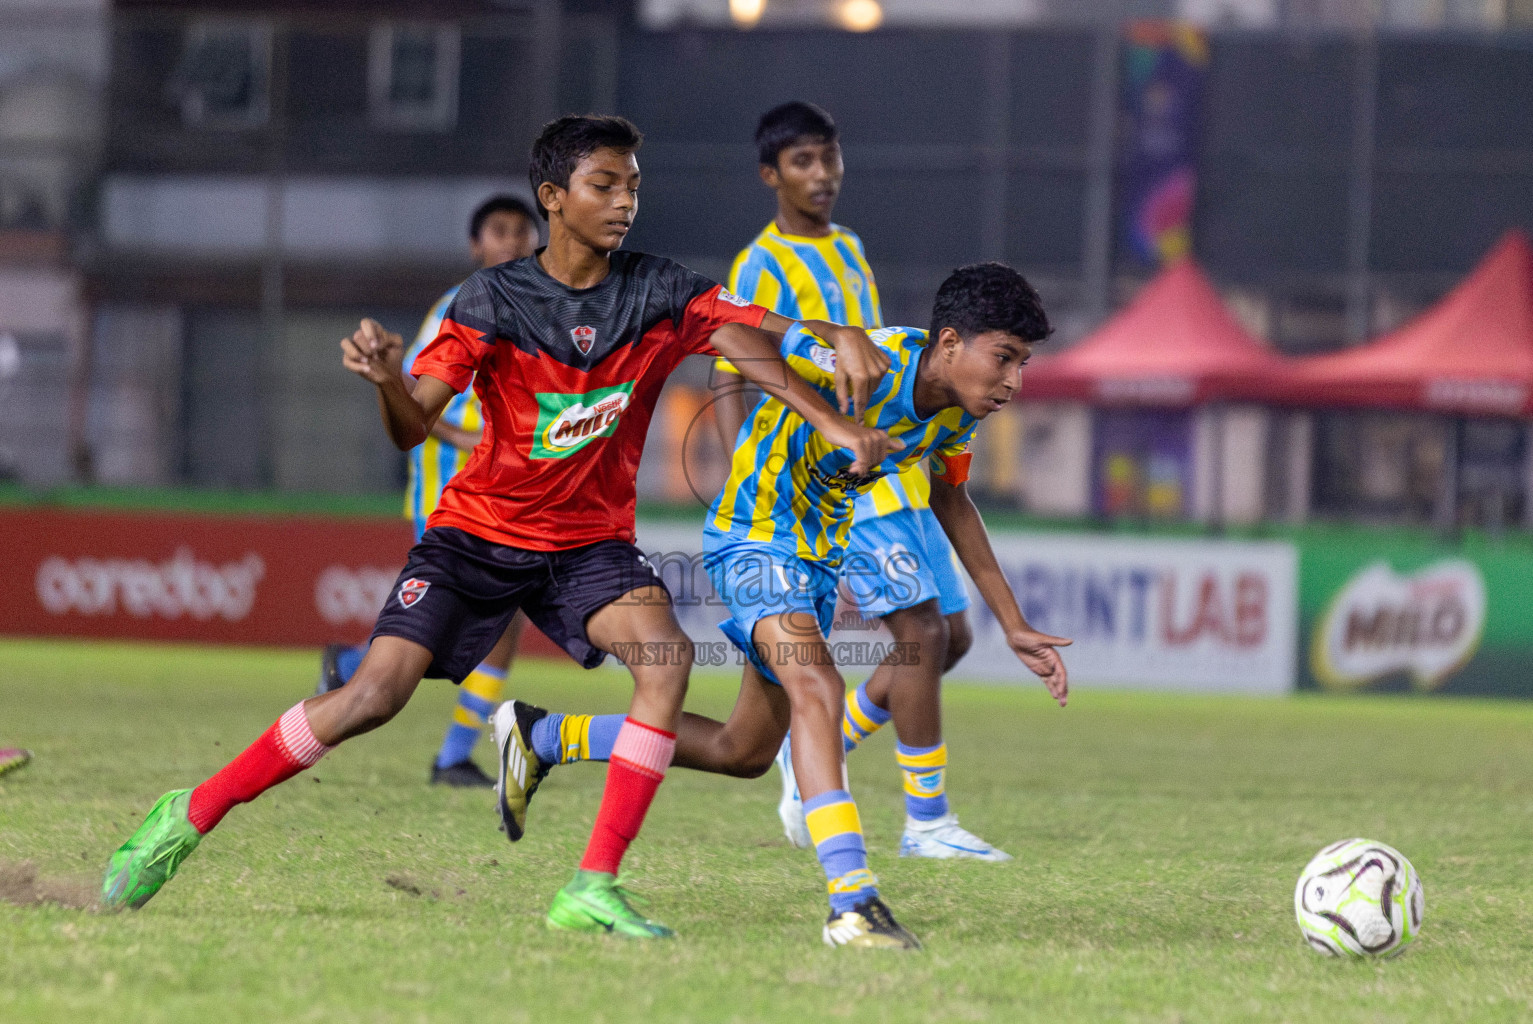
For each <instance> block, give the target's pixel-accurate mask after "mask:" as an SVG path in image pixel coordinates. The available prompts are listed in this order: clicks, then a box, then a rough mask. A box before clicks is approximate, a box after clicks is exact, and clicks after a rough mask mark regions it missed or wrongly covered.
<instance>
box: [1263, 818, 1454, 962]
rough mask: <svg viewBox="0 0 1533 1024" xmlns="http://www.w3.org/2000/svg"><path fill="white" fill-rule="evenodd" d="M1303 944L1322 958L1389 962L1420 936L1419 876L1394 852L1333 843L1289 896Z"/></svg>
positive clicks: (1361, 842)
mask: <svg viewBox="0 0 1533 1024" xmlns="http://www.w3.org/2000/svg"><path fill="white" fill-rule="evenodd" d="M1293 909H1294V913H1295V914H1297V915H1298V918H1299V931H1301V932H1303V933H1304V941H1305V942H1307V943H1309V945H1310V948H1311V949H1313V950H1315V951H1316V952H1317V953H1324V954H1325V955H1326V956H1394V955H1396V954H1397V953H1400V952H1401V951H1402V950H1404V949H1405V947H1406V946H1408V945H1410V943H1411V941H1412V940H1413V939H1415V938H1416V935H1417V933H1419V932H1420V931H1421V917H1422V914H1423V913H1424V912H1425V910H1426V898H1425V896H1424V895H1423V894H1422V891H1421V876H1420V875H1418V874H1416V869H1415V868H1414V867H1412V866H1411V862H1410V861H1408V860H1406V859H1405V857H1404V855H1403V854H1401V853H1400V851H1399V850H1396V849H1394V848H1393V847H1390V846H1385V845H1384V844H1383V843H1375V842H1373V841H1371V840H1368V839H1343V840H1342V841H1341V842H1339V843H1332V844H1331V845H1330V846H1327V847H1326V848H1325V849H1323V850H1321V851H1320V852H1319V853H1317V854H1315V859H1314V860H1312V861H1310V862H1309V865H1308V866H1307V867H1305V869H1304V873H1303V874H1301V875H1300V876H1299V885H1298V888H1296V889H1295V890H1294V894H1293Z"/></svg>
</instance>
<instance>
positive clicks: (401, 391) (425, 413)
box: [341, 318, 456, 452]
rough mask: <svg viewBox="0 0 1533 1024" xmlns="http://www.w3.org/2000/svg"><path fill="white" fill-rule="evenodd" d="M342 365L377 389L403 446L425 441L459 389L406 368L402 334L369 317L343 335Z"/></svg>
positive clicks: (386, 419) (393, 435) (389, 426)
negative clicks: (417, 375)
mask: <svg viewBox="0 0 1533 1024" xmlns="http://www.w3.org/2000/svg"><path fill="white" fill-rule="evenodd" d="M341 364H342V365H343V366H345V367H346V369H348V370H350V371H351V372H352V373H355V374H356V375H357V376H359V377H361V378H362V379H363V380H366V381H368V382H369V383H371V384H373V385H374V386H376V387H377V389H378V411H379V412H380V413H381V414H382V416H383V426H384V428H385V429H386V430H387V431H388V432H389V439H390V440H391V441H393V442H394V446H395V447H397V448H398V449H399V450H400V451H405V452H407V451H409V450H410V449H411V448H414V447H415V446H416V445H418V444H420V443H421V442H422V441H424V440H426V437H427V435H428V434H429V433H430V432H431V428H432V427H433V426H435V425H436V421H437V418H438V417H439V416H441V415H442V410H443V409H445V408H447V403H448V402H450V401H451V400H452V397H453V395H454V394H456V392H454V391H453V390H452V388H450V387H448V386H447V384H446V383H444V382H442V381H440V380H437V379H436V378H435V377H421V378H419V379H414V378H411V377H408V376H407V375H406V374H405V372H404V339H403V338H401V337H400V336H399V335H397V334H395V333H394V332H393V331H389V330H385V329H384V327H383V325H382V324H380V323H379V322H378V321H376V320H373V319H371V318H369V319H365V320H363V321H362V324H361V326H359V327H358V328H357V329H356V330H355V331H354V332H352V335H351V337H349V338H344V339H342V340H341Z"/></svg>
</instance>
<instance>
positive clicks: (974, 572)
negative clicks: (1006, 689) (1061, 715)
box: [931, 474, 1070, 707]
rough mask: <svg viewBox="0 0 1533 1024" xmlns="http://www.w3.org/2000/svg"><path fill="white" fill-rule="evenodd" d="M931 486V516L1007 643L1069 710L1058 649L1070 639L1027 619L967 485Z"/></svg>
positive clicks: (942, 482)
mask: <svg viewBox="0 0 1533 1024" xmlns="http://www.w3.org/2000/svg"><path fill="white" fill-rule="evenodd" d="M931 484H932V486H931V507H932V514H933V515H935V516H936V517H937V522H939V523H941V524H942V531H943V532H944V533H946V534H947V537H948V540H950V541H952V543H953V550H954V551H956V552H958V560H959V561H960V562H962V563H963V567H964V569H966V570H967V571H968V573H969V576H970V578H971V579H973V580H974V585H975V586H976V587H978V588H979V593H980V596H981V597H983V598H984V599H985V604H986V605H988V606H989V608H990V610H991V611H992V612H993V613H994V614H995V618H996V621H997V622H999V623H1000V624H1001V629H1002V630H1004V631H1005V633H1006V643H1007V645H1008V646H1009V647H1010V648H1011V649H1012V650H1013V651H1014V652H1016V655H1017V657H1018V658H1020V659H1021V660H1022V664H1024V665H1026V666H1027V667H1028V668H1029V669H1031V670H1032V672H1033V674H1034V675H1036V676H1037V677H1038V678H1039V679H1042V680H1043V685H1044V686H1046V687H1048V689H1049V694H1050V695H1051V696H1053V698H1054V699H1055V700H1057V701H1059V706H1060V707H1064V706H1065V702H1066V701H1067V700H1068V699H1069V696H1070V679H1069V675H1068V674H1067V673H1066V672H1065V663H1064V659H1062V658H1061V657H1060V656H1059V651H1058V650H1056V648H1059V647H1068V646H1069V645H1070V641H1069V640H1067V639H1065V638H1064V637H1062V636H1050V635H1048V634H1047V633H1040V632H1038V631H1037V630H1036V629H1034V628H1033V627H1032V626H1029V625H1028V624H1027V620H1026V619H1025V618H1023V617H1022V609H1021V608H1019V607H1017V598H1016V595H1015V594H1013V593H1012V591H1011V584H1010V583H1008V582H1006V575H1005V574H1004V573H1002V572H1001V565H1000V563H999V562H997V561H996V558H995V549H994V548H992V547H991V546H990V534H989V533H988V532H986V530H985V522H984V520H983V519H981V518H980V516H979V509H977V508H975V507H974V502H973V500H972V499H970V497H969V489H968V486H967V485H966V484H957V485H954V484H950V483H948V482H947V481H946V480H943V479H942V478H941V477H939V476H937V475H935V474H933V476H932V482H931Z"/></svg>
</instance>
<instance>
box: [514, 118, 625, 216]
mask: <svg viewBox="0 0 1533 1024" xmlns="http://www.w3.org/2000/svg"><path fill="white" fill-rule="evenodd" d="M643 144H644V133H643V132H641V131H639V129H638V128H635V127H634V125H633V122H632V121H629V120H628V119H627V118H623V117H615V116H613V115H610V114H566V115H565V116H564V117H561V118H559V119H558V120H556V121H550V122H548V123H547V124H545V125H544V126H543V130H542V132H540V133H539V134H538V139H537V141H536V142H534V143H533V144H532V159H531V161H530V165H529V166H528V168H527V180H528V181H530V182H531V183H532V195H533V198H534V201H536V198H537V194H538V187H539V186H540V185H542V184H543V183H544V182H545V181H547V182H551V183H552V184H554V185H557V186H558V187H559V188H569V187H570V175H571V174H573V173H574V171H575V166H576V165H577V164H579V163H580V161H581V160H584V159H585V158H586V157H588V156H590V155H591V154H592V153H594V152H596V151H597V150H598V149H615V150H617V151H618V152H620V153H632V152H633V151H634V150H636V149H638V148H639V147H640V146H642V145H643ZM538 213H540V214H542V215H543V219H544V220H547V219H548V211H547V210H545V209H543V204H542V203H541V202H538Z"/></svg>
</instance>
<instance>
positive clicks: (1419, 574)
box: [1300, 528, 1533, 697]
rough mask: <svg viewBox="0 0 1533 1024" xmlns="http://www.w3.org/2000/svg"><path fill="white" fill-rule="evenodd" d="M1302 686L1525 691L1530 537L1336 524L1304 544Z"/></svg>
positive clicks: (1530, 680) (1532, 633) (1531, 628)
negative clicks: (1455, 535) (1433, 535)
mask: <svg viewBox="0 0 1533 1024" xmlns="http://www.w3.org/2000/svg"><path fill="white" fill-rule="evenodd" d="M1300 547H1301V556H1300V558H1301V561H1300V565H1301V568H1300V577H1301V581H1302V583H1301V586H1300V614H1301V617H1302V620H1303V631H1304V637H1305V641H1304V647H1303V649H1302V650H1301V652H1300V657H1301V664H1302V665H1303V667H1304V671H1303V673H1302V675H1301V677H1300V685H1301V686H1304V687H1307V688H1316V687H1318V688H1321V689H1325V690H1331V691H1337V692H1352V691H1369V692H1378V691H1401V690H1407V691H1409V690H1414V691H1424V692H1433V693H1450V694H1498V695H1505V696H1517V697H1533V674H1530V673H1529V671H1528V668H1529V666H1530V665H1533V617H1530V616H1529V615H1528V608H1529V607H1533V542H1530V539H1529V538H1527V537H1524V536H1517V537H1508V538H1506V539H1504V540H1502V541H1491V540H1487V539H1485V538H1482V537H1469V538H1465V540H1464V541H1463V542H1462V543H1460V544H1451V545H1450V544H1445V543H1440V542H1438V541H1435V540H1432V539H1429V538H1426V537H1423V536H1420V535H1413V534H1408V533H1406V532H1405V531H1399V532H1393V531H1383V530H1360V529H1347V528H1336V529H1334V530H1328V531H1319V530H1317V531H1313V532H1310V533H1307V535H1306V536H1305V538H1304V539H1303V541H1302V543H1301V545H1300Z"/></svg>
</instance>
